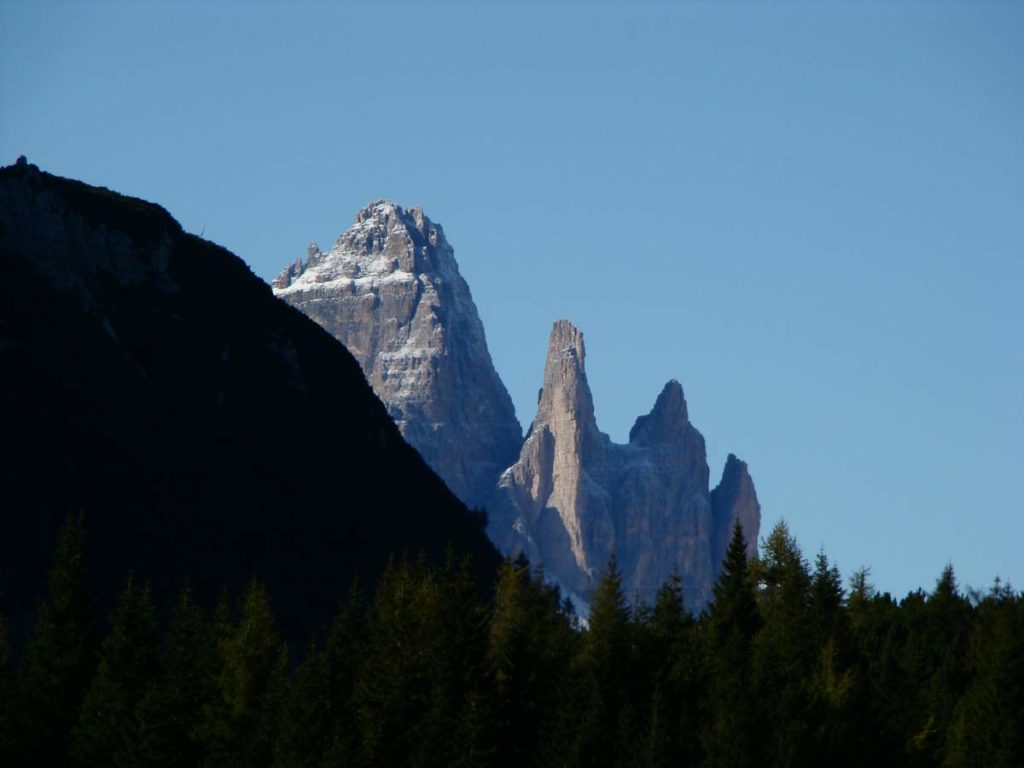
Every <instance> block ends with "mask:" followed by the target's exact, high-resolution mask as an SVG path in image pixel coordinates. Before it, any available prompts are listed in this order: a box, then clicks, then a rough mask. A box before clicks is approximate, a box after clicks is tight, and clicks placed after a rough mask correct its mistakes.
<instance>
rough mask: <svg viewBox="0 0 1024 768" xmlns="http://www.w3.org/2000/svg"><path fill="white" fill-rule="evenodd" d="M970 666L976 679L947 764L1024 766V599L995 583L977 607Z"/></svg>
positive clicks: (956, 723) (962, 705) (960, 767)
mask: <svg viewBox="0 0 1024 768" xmlns="http://www.w3.org/2000/svg"><path fill="white" fill-rule="evenodd" d="M967 663H968V668H969V671H970V672H971V674H972V679H971V683H970V685H969V687H968V689H967V690H966V692H965V693H964V695H963V697H962V698H961V699H960V701H959V702H958V704H957V707H956V712H955V716H954V720H953V723H952V726H951V728H950V729H949V737H948V749H947V753H946V762H945V765H947V766H950V768H972V767H973V766H986V768H1017V767H1018V766H1021V765H1024V594H1019V595H1014V594H1013V592H1012V591H1011V590H1010V589H1009V588H1008V587H1005V586H1003V585H1002V584H1000V583H999V582H998V580H997V582H996V584H995V586H994V587H993V589H992V590H991V591H990V592H989V594H988V595H987V596H986V597H985V598H984V599H983V600H982V601H981V603H980V604H979V606H978V609H977V621H976V622H975V626H974V631H973V632H972V633H971V638H970V644H969V648H968V652H967Z"/></svg>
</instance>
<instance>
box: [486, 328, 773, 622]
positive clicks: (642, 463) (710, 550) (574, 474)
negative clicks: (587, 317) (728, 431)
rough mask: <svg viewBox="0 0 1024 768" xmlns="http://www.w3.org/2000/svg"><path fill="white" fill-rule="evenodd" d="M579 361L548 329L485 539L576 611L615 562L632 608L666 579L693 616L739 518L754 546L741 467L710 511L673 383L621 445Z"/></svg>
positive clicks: (700, 456)
mask: <svg viewBox="0 0 1024 768" xmlns="http://www.w3.org/2000/svg"><path fill="white" fill-rule="evenodd" d="M585 359H586V354H585V349H584V345H583V335H582V333H580V331H579V330H578V329H576V328H575V327H573V326H572V325H571V324H570V323H569V322H567V321H565V320H559V321H558V322H556V323H555V325H554V328H553V329H552V331H551V337H550V341H549V344H548V356H547V361H546V364H545V369H544V387H543V389H542V390H541V393H540V399H539V402H538V405H537V415H536V417H535V418H534V421H533V424H532V426H531V427H530V431H529V433H528V435H527V438H526V441H525V443H524V445H523V448H522V450H521V451H520V454H519V460H518V461H517V462H516V463H515V464H513V465H512V466H511V467H509V468H508V469H507V470H505V472H504V473H502V476H501V479H500V480H499V483H498V489H497V490H496V492H495V495H494V497H493V499H492V501H491V504H490V505H489V509H490V512H491V517H490V524H489V529H488V533H489V534H490V535H491V538H492V539H493V540H494V541H495V543H496V544H498V546H499V548H500V549H502V550H503V551H505V552H523V553H525V554H526V555H527V556H528V557H530V559H531V560H533V561H535V562H540V563H543V566H544V569H545V573H546V574H547V575H548V577H549V578H552V579H554V580H555V581H557V582H558V583H559V584H561V585H562V586H563V587H564V588H566V589H568V590H569V591H570V592H572V593H575V594H576V595H578V596H579V597H581V598H582V599H583V600H584V601H586V600H587V599H588V598H589V596H590V594H591V593H592V591H593V589H594V587H595V586H596V583H597V579H598V578H599V577H600V574H601V571H602V570H603V568H604V567H605V566H606V564H607V562H608V559H609V557H610V556H611V555H612V553H615V555H616V556H617V559H618V564H619V567H620V569H621V570H622V572H623V576H624V580H623V581H624V588H625V590H626V592H627V594H628V595H630V596H631V597H635V598H638V599H640V600H643V601H645V602H651V601H653V599H654V596H655V594H656V592H657V590H658V588H659V587H660V586H661V585H662V584H663V583H664V581H665V580H666V579H667V578H668V577H669V575H671V574H672V573H673V571H675V572H678V574H679V575H680V576H681V577H682V580H683V589H684V594H685V599H686V601H687V604H688V605H689V606H690V607H691V608H699V607H701V606H703V605H704V604H705V603H706V602H707V600H708V598H709V596H710V592H711V586H712V584H713V581H714V578H715V576H716V573H717V563H718V562H719V559H716V554H717V550H716V548H715V547H717V546H718V541H717V539H716V538H715V535H716V532H717V531H719V530H720V529H722V528H728V527H730V526H731V520H732V519H734V517H735V516H736V515H740V516H741V518H742V520H743V522H744V525H749V526H750V527H751V528H752V529H753V531H754V534H753V536H754V539H753V540H754V541H756V535H757V534H756V530H757V526H758V525H759V522H760V508H759V507H757V506H756V496H755V495H753V484H752V482H751V480H750V476H749V474H748V473H747V472H746V465H744V464H742V462H739V463H738V464H737V463H730V465H728V467H727V477H728V478H729V483H727V484H723V486H722V491H721V494H720V499H721V512H720V513H719V512H717V511H716V510H715V509H714V508H713V504H712V497H711V494H710V493H709V490H708V478H709V471H708V465H707V458H706V452H705V447H704V438H703V436H702V435H701V434H700V432H698V431H697V429H696V428H695V427H694V426H693V425H692V424H691V423H690V420H689V414H688V411H687V405H686V399H685V396H684V394H683V388H682V386H681V385H680V384H679V382H677V381H670V382H668V384H666V385H665V387H664V389H663V390H662V392H661V394H660V395H659V396H658V398H657V401H656V402H655V404H654V407H653V409H652V410H651V412H650V413H649V414H647V415H646V416H641V417H640V418H638V419H637V420H636V423H635V425H634V426H633V429H632V430H630V435H629V443H627V444H625V445H619V444H615V443H613V442H611V440H610V439H609V438H608V436H607V435H605V434H603V433H602V432H600V430H599V429H598V428H597V423H596V421H595V419H594V404H593V398H592V396H591V393H590V387H589V385H588V384H587V377H586V371H585ZM740 467H741V469H740ZM734 488H735V491H736V492H735V493H733V489H734ZM751 499H753V503H752V504H751ZM719 514H721V515H723V516H732V517H729V518H728V520H724V519H723V520H722V521H719V519H718V515H719Z"/></svg>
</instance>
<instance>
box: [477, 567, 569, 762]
mask: <svg viewBox="0 0 1024 768" xmlns="http://www.w3.org/2000/svg"><path fill="white" fill-rule="evenodd" d="M574 640H575V635H574V634H573V632H572V629H571V626H570V623H569V621H568V620H567V619H566V617H565V616H564V615H563V614H562V613H561V610H560V596H559V593H558V590H557V589H555V588H552V587H550V586H548V585H545V584H544V578H543V574H542V572H539V571H538V572H537V573H536V575H535V576H531V574H530V565H529V563H528V562H526V560H525V559H520V560H511V559H508V560H505V561H504V562H503V563H502V565H501V566H500V568H499V571H498V581H497V585H496V587H495V598H494V613H493V615H492V617H491V621H490V626H489V637H488V650H487V661H488V677H489V681H490V682H489V692H490V699H491V703H490V711H491V723H492V729H493V732H494V737H493V744H494V750H495V756H496V760H497V764H499V765H515V766H529V765H537V766H540V765H559V764H564V762H565V760H566V758H567V754H566V745H567V742H568V741H569V734H570V733H571V731H572V730H573V729H574V728H575V726H576V723H575V722H571V721H570V719H569V718H570V713H569V711H568V710H569V709H570V708H569V706H568V700H567V696H568V692H569V689H570V685H571V683H570V674H569V673H570V670H569V659H570V658H571V656H572V653H573V644H574Z"/></svg>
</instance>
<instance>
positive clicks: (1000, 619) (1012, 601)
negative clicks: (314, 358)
mask: <svg viewBox="0 0 1024 768" xmlns="http://www.w3.org/2000/svg"><path fill="white" fill-rule="evenodd" d="M88 561H89V556H88V552H83V549H82V524H81V521H79V520H76V519H72V520H71V521H70V523H69V524H68V525H67V527H66V528H65V530H64V533H63V534H62V536H61V537H60V541H59V546H58V549H57V552H56V556H55V561H54V564H53V568H52V571H51V575H50V586H49V594H48V596H47V598H46V600H45V602H44V603H43V604H42V605H41V606H40V608H39V612H38V616H39V618H38V621H37V623H36V626H35V629H34V637H33V639H32V641H31V644H30V645H29V647H28V648H27V649H26V651H25V652H24V653H23V654H21V658H20V659H18V660H16V661H12V659H11V656H10V653H9V649H8V646H7V644H6V642H4V641H3V640H2V635H0V764H3V765H33V766H52V765H59V764H65V763H73V764H76V765H82V766H105V765H118V766H135V765H138V766H179V765H180V766H195V765H209V766H372V765H383V766H391V765H415V766H439V767H440V766H531V765H532V766H681V765H688V766H723V767H724V766H804V765H806V766H823V765H827V766H865V765H891V766H896V765H899V766H987V767H996V766H1006V767H1010V766H1019V765H1021V764H1022V762H1024V740H1022V731H1024V728H1022V724H1024V596H1022V595H1021V594H1020V593H1016V592H1014V591H1013V590H1012V589H1011V588H1010V587H1009V586H1007V585H1001V584H999V583H998V582H996V584H995V585H993V587H992V588H991V589H990V590H989V591H988V592H986V593H984V594H979V595H975V594H972V595H969V596H968V595H964V594H962V593H961V592H960V591H959V589H958V587H957V584H956V580H955V578H954V574H953V569H952V567H951V566H950V567H948V568H947V569H946V570H945V571H944V572H943V573H942V575H941V577H940V578H939V579H938V582H937V583H936V585H935V588H934V589H933V590H932V592H931V593H928V594H925V593H923V592H915V593H912V594H910V595H908V596H907V597H905V598H904V599H902V600H900V601H897V600H894V599H893V598H892V597H891V596H890V595H888V594H879V593H877V592H876V591H875V590H874V589H873V588H872V586H871V585H870V584H869V582H868V578H867V573H866V572H864V571H861V572H859V573H858V574H856V575H855V576H854V577H853V578H852V580H851V584H850V586H849V588H844V586H843V583H842V580H841V578H840V575H839V571H838V570H837V568H836V567H835V566H834V565H832V564H831V563H830V562H829V560H828V558H827V557H826V556H825V554H824V553H820V554H818V555H817V557H816V558H815V562H814V565H813V566H811V565H809V564H808V563H807V561H806V559H805V558H804V556H803V555H802V554H801V552H800V549H799V547H798V546H797V543H796V541H795V540H794V539H793V538H792V536H791V535H790V534H789V532H788V530H787V529H786V527H785V525H784V524H781V525H779V526H777V527H776V528H775V529H774V530H773V531H772V533H771V534H770V535H769V537H768V538H767V539H766V540H765V541H764V542H763V543H762V546H761V551H760V557H759V559H757V560H755V561H753V562H748V561H747V559H746V558H745V556H744V542H743V538H742V532H741V531H740V530H739V529H738V528H737V530H736V532H735V535H734V537H733V540H732V543H731V545H730V548H729V552H728V557H727V561H726V563H725V568H724V570H723V573H722V575H721V577H720V579H719V580H718V582H717V584H716V586H715V589H714V599H713V601H712V603H711V605H710V606H709V608H708V610H707V612H706V613H704V614H702V615H700V616H697V617H694V616H692V615H691V614H690V613H689V612H688V611H687V610H686V607H685V606H684V605H683V603H682V598H681V594H682V593H681V589H680V585H679V583H678V581H676V580H670V581H669V582H668V583H666V584H665V585H664V586H663V588H662V589H661V591H660V593H659V595H658V598H657V601H656V603H655V604H654V605H653V606H643V605H633V604H631V602H630V600H629V598H628V596H627V595H624V594H623V593H622V588H621V574H620V573H619V572H618V570H617V568H616V565H615V563H614V561H613V562H611V563H610V564H609V567H608V570H607V571H606V573H605V576H604V578H603V580H602V582H601V586H600V589H599V591H598V593H597V596H596V599H595V602H594V604H593V611H592V613H591V615H590V619H589V624H588V625H587V626H585V627H581V626H580V622H579V621H578V620H577V619H576V617H574V616H573V614H572V613H571V609H570V608H568V606H567V605H566V604H564V603H563V601H562V600H561V598H560V596H559V594H558V593H557V591H556V590H555V589H553V588H552V587H550V586H547V585H545V584H544V582H543V579H542V578H541V576H540V574H539V573H536V572H531V570H530V569H529V566H528V565H527V564H525V563H523V562H512V561H506V562H505V563H503V564H502V565H501V566H500V568H499V573H498V578H497V584H496V587H495V590H494V593H493V594H492V595H491V596H490V597H489V598H488V599H485V600H482V599H481V598H480V596H479V590H478V589H477V588H476V586H475V584H474V580H473V578H472V577H471V573H470V571H469V569H468V567H467V563H466V562H465V561H464V560H461V559H459V558H458V557H457V556H456V555H455V554H454V553H452V554H451V555H450V557H449V558H448V560H447V563H446V564H445V565H443V566H441V567H432V566H430V565H428V564H427V563H426V562H425V561H422V560H421V561H408V560H394V561H392V563H391V565H390V566H389V567H388V569H387V571H386V573H385V574H384V576H383V578H382V579H381V580H380V582H379V584H378V585H377V586H376V588H375V589H374V590H373V591H372V592H364V591H361V590H360V589H359V588H358V587H355V588H353V589H352V590H351V591H350V592H349V593H348V595H347V596H345V597H344V599H343V600H341V598H342V597H343V596H341V595H339V600H340V602H341V606H342V607H341V609H340V611H339V613H338V615H337V617H336V619H335V620H334V622H333V624H332V625H330V626H329V627H326V628H325V630H324V632H323V633H321V634H319V635H318V636H315V637H311V638H309V639H308V643H307V644H304V645H301V646H295V645H293V646H292V647H289V646H288V645H286V644H285V643H284V642H283V641H282V639H281V637H280V635H279V634H278V632H277V630H276V628H275V621H274V608H273V607H274V605H275V601H274V595H272V594H269V593H268V591H267V589H266V588H265V587H264V586H263V585H262V584H260V583H259V582H253V583H252V584H251V585H250V586H249V588H248V589H247V590H246V591H245V592H244V593H242V594H238V595H227V594H225V595H224V596H223V597H222V599H221V600H220V601H219V602H218V603H217V604H216V605H215V606H206V605H203V604H201V603H200V602H197V600H196V599H195V597H194V596H193V595H192V594H191V593H190V592H188V591H185V592H183V593H182V594H181V595H180V597H179V598H178V600H177V604H176V605H175V606H174V609H173V616H172V618H171V619H170V620H169V621H168V622H160V621H158V620H157V618H156V615H157V610H156V608H157V607H158V606H154V604H153V600H152V598H151V595H150V592H149V590H148V589H147V587H146V585H145V584H144V583H142V582H140V581H138V580H136V579H134V578H132V577H131V575H126V577H125V581H124V586H123V589H122V592H121V596H120V598H119V600H118V603H117V607H116V608H115V610H114V611H113V613H112V615H110V616H109V617H105V618H104V617H100V616H97V615H96V613H95V611H94V610H93V608H92V603H91V599H90V596H89V594H88V589H87V586H86V585H87V583H88V578H87V575H86V569H87V562H88Z"/></svg>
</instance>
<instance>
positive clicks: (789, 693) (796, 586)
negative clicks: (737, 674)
mask: <svg viewBox="0 0 1024 768" xmlns="http://www.w3.org/2000/svg"><path fill="white" fill-rule="evenodd" d="M757 576H758V581H759V586H760V590H759V602H760V606H761V614H762V616H763V618H764V625H763V627H762V629H761V631H760V633H759V634H758V637H757V639H756V641H755V643H754V675H755V687H756V690H757V692H758V701H759V702H760V703H761V706H762V710H763V713H764V717H765V721H766V726H767V733H766V741H765V743H764V744H763V751H764V752H765V753H766V754H767V755H769V756H770V761H771V762H773V763H774V764H776V765H784V766H796V765H803V764H805V761H807V760H808V758H809V752H810V749H809V733H808V731H809V727H811V726H812V722H813V721H814V720H815V718H816V713H814V712H812V705H813V700H812V692H811V685H810V679H809V675H808V673H809V672H810V670H811V669H812V668H813V666H814V662H815V660H816V658H817V653H818V649H817V648H816V647H815V645H814V634H813V626H812V616H811V610H810V608H811V605H810V603H811V577H810V574H809V573H808V569H807V563H806V561H805V559H804V557H803V554H802V553H801V551H800V547H799V545H798V544H797V542H796V539H795V538H793V536H792V535H791V534H790V532H789V527H788V526H787V525H786V523H785V521H779V522H778V523H777V524H776V525H775V527H774V528H773V529H772V531H771V533H769V535H768V538H767V539H765V541H764V544H763V545H762V548H761V559H760V561H759V562H758V567H757Z"/></svg>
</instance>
